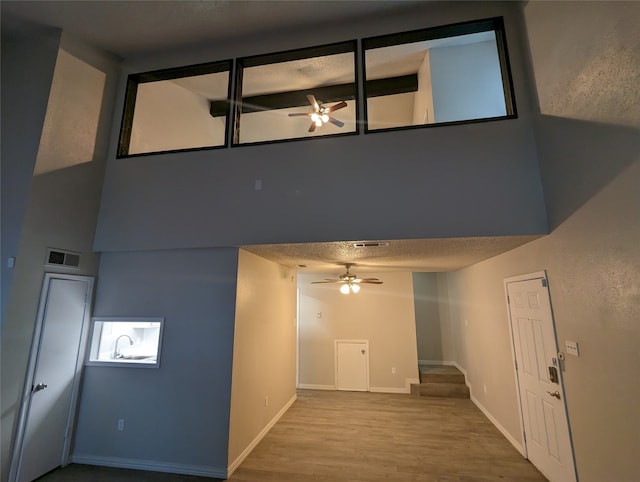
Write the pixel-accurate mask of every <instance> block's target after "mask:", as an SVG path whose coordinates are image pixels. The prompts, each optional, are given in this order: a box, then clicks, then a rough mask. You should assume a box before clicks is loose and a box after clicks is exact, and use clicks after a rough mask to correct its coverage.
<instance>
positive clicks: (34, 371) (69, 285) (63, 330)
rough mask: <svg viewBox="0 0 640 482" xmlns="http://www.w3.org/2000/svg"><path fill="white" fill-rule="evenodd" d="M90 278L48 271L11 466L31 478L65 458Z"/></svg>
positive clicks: (20, 477)
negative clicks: (53, 273) (55, 273)
mask: <svg viewBox="0 0 640 482" xmlns="http://www.w3.org/2000/svg"><path fill="white" fill-rule="evenodd" d="M92 291H93V279H92V278H89V277H85V276H67V275H52V274H46V275H45V281H44V284H43V289H42V295H41V298H40V309H39V312H38V320H37V323H36V331H35V333H34V341H33V345H32V347H31V356H30V362H29V363H30V364H29V375H28V376H27V381H26V386H25V392H24V396H23V402H22V406H21V413H20V420H19V427H18V430H19V431H18V437H17V440H16V445H15V449H14V459H13V461H12V470H13V471H14V473H15V474H16V477H15V479H13V478H12V479H11V480H17V481H19V482H30V481H32V480H34V479H36V478H38V477H39V476H41V475H43V474H45V473H47V472H49V471H51V470H53V469H55V468H57V467H59V466H61V465H65V464H66V463H67V459H68V455H69V441H70V440H69V437H70V435H71V431H72V428H73V414H74V413H75V404H76V400H77V392H78V384H79V372H80V369H81V367H82V362H83V358H84V346H85V344H86V343H85V341H86V331H87V330H86V328H87V324H88V320H89V318H90V313H89V308H90V302H91V294H92Z"/></svg>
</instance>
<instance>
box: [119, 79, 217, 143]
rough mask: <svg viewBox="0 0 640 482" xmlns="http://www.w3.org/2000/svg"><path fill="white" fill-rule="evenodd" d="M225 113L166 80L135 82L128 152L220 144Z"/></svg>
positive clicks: (203, 98) (202, 97)
mask: <svg viewBox="0 0 640 482" xmlns="http://www.w3.org/2000/svg"><path fill="white" fill-rule="evenodd" d="M225 122H226V117H224V116H222V117H211V114H210V113H209V101H208V100H207V98H206V97H204V96H202V95H198V94H196V93H194V92H191V91H189V90H188V89H186V88H184V87H182V86H180V85H178V84H176V83H174V82H171V81H169V80H166V81H159V82H145V83H141V84H139V85H138V92H137V95H136V107H135V116H134V118H133V125H132V127H131V141H130V144H129V153H130V154H138V153H144V152H158V151H168V150H171V149H189V148H194V147H210V146H221V145H224V141H225V139H224V133H225Z"/></svg>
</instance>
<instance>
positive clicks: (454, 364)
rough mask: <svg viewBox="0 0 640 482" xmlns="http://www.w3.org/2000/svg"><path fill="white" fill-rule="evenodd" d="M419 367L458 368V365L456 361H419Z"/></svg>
mask: <svg viewBox="0 0 640 482" xmlns="http://www.w3.org/2000/svg"><path fill="white" fill-rule="evenodd" d="M418 365H427V366H428V365H443V366H457V363H456V362H454V361H445V360H418Z"/></svg>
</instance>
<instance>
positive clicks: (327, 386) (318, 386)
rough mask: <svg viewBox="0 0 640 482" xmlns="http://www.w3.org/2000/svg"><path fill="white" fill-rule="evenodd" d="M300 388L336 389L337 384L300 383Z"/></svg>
mask: <svg viewBox="0 0 640 482" xmlns="http://www.w3.org/2000/svg"><path fill="white" fill-rule="evenodd" d="M298 388H300V389H302V390H335V389H336V386H335V385H315V384H313V383H298Z"/></svg>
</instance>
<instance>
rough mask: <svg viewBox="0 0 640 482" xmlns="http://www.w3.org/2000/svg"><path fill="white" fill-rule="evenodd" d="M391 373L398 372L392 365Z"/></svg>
mask: <svg viewBox="0 0 640 482" xmlns="http://www.w3.org/2000/svg"><path fill="white" fill-rule="evenodd" d="M391 373H392V374H394V375H395V374H396V367H391Z"/></svg>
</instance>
